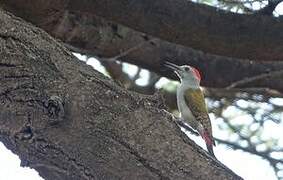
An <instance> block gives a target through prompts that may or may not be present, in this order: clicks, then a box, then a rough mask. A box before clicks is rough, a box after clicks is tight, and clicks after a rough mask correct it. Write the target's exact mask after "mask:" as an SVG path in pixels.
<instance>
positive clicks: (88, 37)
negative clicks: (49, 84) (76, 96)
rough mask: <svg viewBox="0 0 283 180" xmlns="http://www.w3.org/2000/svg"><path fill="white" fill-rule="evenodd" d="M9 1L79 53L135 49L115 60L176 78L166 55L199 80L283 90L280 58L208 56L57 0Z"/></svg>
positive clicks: (111, 54) (217, 84)
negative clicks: (192, 68) (193, 68)
mask: <svg viewBox="0 0 283 180" xmlns="http://www.w3.org/2000/svg"><path fill="white" fill-rule="evenodd" d="M8 2H10V1H8ZM8 2H5V5H6V8H8V9H9V10H11V11H13V12H14V13H16V14H17V15H19V16H21V17H23V18H25V19H27V20H28V21H31V22H33V23H34V24H36V25H38V26H40V27H41V28H43V29H45V30H46V31H47V32H49V33H50V34H52V35H53V36H55V37H57V38H60V39H61V40H62V41H64V42H65V43H66V44H68V45H71V46H72V47H71V48H72V49H73V50H74V51H78V52H80V53H86V54H88V55H95V56H98V57H103V58H105V57H106V58H107V57H114V56H117V55H119V54H121V52H125V51H127V50H128V49H133V48H134V49H133V50H132V51H131V52H130V53H126V54H125V55H123V56H121V57H120V58H119V60H122V61H125V62H130V63H133V64H136V65H139V66H141V67H143V68H147V69H149V70H152V71H154V72H157V73H159V74H161V75H163V76H167V77H169V78H176V77H175V76H173V74H172V72H168V71H167V70H166V69H164V68H162V66H160V65H161V64H163V62H164V60H166V59H171V60H172V61H173V62H175V63H177V64H190V65H193V66H196V67H197V68H199V69H200V70H201V72H203V73H202V74H203V80H202V85H203V86H206V87H214V88H223V87H228V86H231V85H233V86H234V87H238V88H253V87H264V88H271V89H275V90H278V91H280V92H283V82H282V78H281V77H282V74H283V73H278V72H277V71H280V70H281V69H282V68H283V63H282V62H280V61H269V62H262V61H258V60H253V61H252V60H247V59H243V60H242V59H236V58H228V57H222V56H216V55H210V54H207V53H203V52H201V51H196V50H193V49H191V48H187V47H184V46H181V45H176V44H172V43H169V42H166V41H163V40H160V39H156V38H153V37H151V36H148V35H145V34H143V33H140V32H137V31H134V30H132V29H129V28H127V27H125V26H122V25H118V24H115V23H111V22H108V21H105V20H104V19H102V18H99V17H97V16H93V15H89V14H84V13H70V12H68V11H65V9H64V7H61V6H59V7H61V9H60V10H57V11H56V9H55V7H56V8H58V7H57V6H58V4H56V3H50V2H51V1H37V2H36V3H38V4H37V6H35V5H34V4H31V3H26V2H25V3H24V4H23V3H19V4H17V5H18V6H20V7H21V8H17V7H18V6H17V5H15V4H12V6H9V7H8V5H9V3H8ZM11 2H13V0H12V1H11ZM11 2H10V3H11ZM31 2H33V1H31ZM48 2H49V3H48ZM10 5H11V4H10ZM54 9H55V10H54ZM137 45H138V47H137ZM274 72H276V73H274ZM255 77H256V78H255ZM235 82H237V83H238V84H237V83H235ZM239 82H240V83H239ZM281 82H282V83H281Z"/></svg>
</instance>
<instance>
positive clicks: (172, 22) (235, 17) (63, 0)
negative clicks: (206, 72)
mask: <svg viewBox="0 0 283 180" xmlns="http://www.w3.org/2000/svg"><path fill="white" fill-rule="evenodd" d="M2 1H3V3H4V4H8V5H10V6H17V7H18V8H19V9H21V8H22V4H23V1H22V0H2ZM24 3H25V4H24V7H28V6H33V7H37V8H39V9H38V14H49V15H50V14H53V15H56V14H57V15H58V14H60V11H61V12H62V11H69V12H80V13H88V14H93V15H98V16H101V17H104V18H105V19H107V20H111V21H113V22H116V23H120V24H123V25H126V26H128V27H130V28H132V29H135V30H138V31H140V32H144V33H147V34H150V35H153V36H155V37H159V38H160V39H164V40H168V41H170V42H174V43H177V44H181V45H184V46H187V47H191V48H194V49H198V50H201V51H204V52H207V53H211V54H218V55H223V56H228V57H238V58H244V59H251V60H263V61H271V60H282V58H283V41H282V40H283V33H282V31H281V29H282V28H283V22H282V18H274V17H269V16H261V15H243V14H235V13H230V12H227V11H223V10H220V9H217V8H214V7H209V6H206V5H200V4H195V3H193V2H190V1H187V0H155V1H151V0H134V1H128V0H120V1H108V0H91V1H90V0H68V1H67V0H49V1H47V2H46V0H29V1H25V2H24ZM49 8H51V9H52V11H48V9H49ZM24 13H25V12H24ZM35 18H36V17H35ZM46 23H48V22H46Z"/></svg>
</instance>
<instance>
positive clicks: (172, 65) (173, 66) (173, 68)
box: [164, 61, 181, 72]
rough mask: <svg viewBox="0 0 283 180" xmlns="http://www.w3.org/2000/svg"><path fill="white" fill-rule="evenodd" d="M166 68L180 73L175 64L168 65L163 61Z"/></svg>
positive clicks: (168, 63)
mask: <svg viewBox="0 0 283 180" xmlns="http://www.w3.org/2000/svg"><path fill="white" fill-rule="evenodd" d="M164 65H165V66H166V67H168V68H170V69H172V70H174V71H175V72H179V71H181V68H180V67H179V66H177V65H176V64H173V63H170V62H168V61H165V64H164Z"/></svg>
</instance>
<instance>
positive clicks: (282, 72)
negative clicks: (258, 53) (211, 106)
mask: <svg viewBox="0 0 283 180" xmlns="http://www.w3.org/2000/svg"><path fill="white" fill-rule="evenodd" d="M279 75H283V70H279V71H274V72H269V73H265V74H260V75H257V76H253V77H247V78H244V79H242V80H239V81H236V82H234V83H232V84H231V85H230V86H227V87H226V88H225V89H232V88H235V87H238V86H241V85H245V84H248V83H251V82H254V81H258V80H262V79H265V78H269V77H272V76H279Z"/></svg>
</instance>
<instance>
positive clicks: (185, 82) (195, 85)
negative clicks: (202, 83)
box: [180, 79, 199, 89]
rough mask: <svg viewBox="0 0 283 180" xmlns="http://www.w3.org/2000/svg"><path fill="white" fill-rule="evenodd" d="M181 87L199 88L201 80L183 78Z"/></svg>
mask: <svg viewBox="0 0 283 180" xmlns="http://www.w3.org/2000/svg"><path fill="white" fill-rule="evenodd" d="M180 88H182V89H189V88H191V89H198V88H199V82H197V81H195V80H191V79H182V80H181V85H180Z"/></svg>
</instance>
